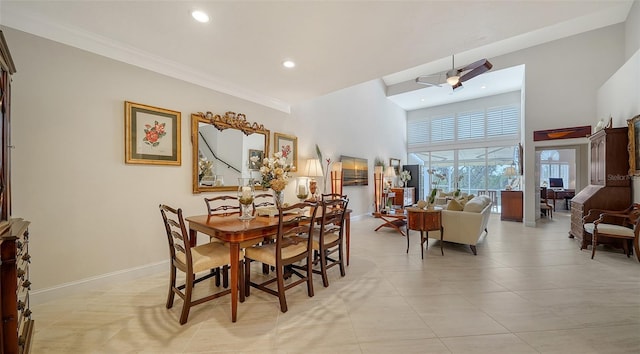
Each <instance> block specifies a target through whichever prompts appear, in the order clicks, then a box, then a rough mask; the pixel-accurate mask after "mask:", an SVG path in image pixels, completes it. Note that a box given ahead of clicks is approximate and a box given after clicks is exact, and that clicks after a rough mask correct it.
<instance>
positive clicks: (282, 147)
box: [273, 133, 298, 172]
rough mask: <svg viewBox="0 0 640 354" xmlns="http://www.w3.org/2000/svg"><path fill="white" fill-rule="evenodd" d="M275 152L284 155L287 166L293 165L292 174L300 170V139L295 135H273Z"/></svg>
mask: <svg viewBox="0 0 640 354" xmlns="http://www.w3.org/2000/svg"><path fill="white" fill-rule="evenodd" d="M273 151H274V152H280V153H282V157H284V158H285V159H286V160H287V162H286V163H287V164H291V165H293V167H292V168H291V171H292V172H296V171H297V170H298V138H297V137H295V136H293V135H286V134H281V133H273Z"/></svg>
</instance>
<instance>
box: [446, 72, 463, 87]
mask: <svg viewBox="0 0 640 354" xmlns="http://www.w3.org/2000/svg"><path fill="white" fill-rule="evenodd" d="M459 81H460V76H458V75H454V76H449V75H448V74H447V83H448V84H449V85H451V86H453V85H456V84H457V83H458V82H459Z"/></svg>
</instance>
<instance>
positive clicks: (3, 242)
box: [0, 31, 34, 354]
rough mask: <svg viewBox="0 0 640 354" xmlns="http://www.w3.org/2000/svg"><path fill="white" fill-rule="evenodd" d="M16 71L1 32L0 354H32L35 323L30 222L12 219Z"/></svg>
mask: <svg viewBox="0 0 640 354" xmlns="http://www.w3.org/2000/svg"><path fill="white" fill-rule="evenodd" d="M15 71H16V69H15V66H14V64H13V61H12V59H11V55H10V54H9V49H8V47H7V44H6V42H5V39H4V35H3V33H2V31H0V130H1V133H0V140H1V141H2V153H1V154H0V159H1V160H0V316H1V317H2V322H0V332H1V333H0V353H3V354H8V353H12V354H13V353H28V352H29V351H30V348H31V339H32V337H33V325H34V321H33V319H31V309H30V303H29V290H30V289H31V282H30V281H29V263H30V262H31V256H30V255H29V231H28V227H29V222H28V221H25V220H22V219H19V218H12V217H11V75H12V74H13V73H15Z"/></svg>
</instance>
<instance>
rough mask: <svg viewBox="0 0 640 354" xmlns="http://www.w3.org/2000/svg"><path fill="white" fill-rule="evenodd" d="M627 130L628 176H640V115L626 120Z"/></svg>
mask: <svg viewBox="0 0 640 354" xmlns="http://www.w3.org/2000/svg"><path fill="white" fill-rule="evenodd" d="M627 125H628V128H629V131H628V134H629V144H628V145H627V146H628V148H627V149H628V150H629V176H640V115H637V116H635V117H633V118H631V119H627Z"/></svg>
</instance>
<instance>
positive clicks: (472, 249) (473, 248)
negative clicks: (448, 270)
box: [469, 245, 478, 256]
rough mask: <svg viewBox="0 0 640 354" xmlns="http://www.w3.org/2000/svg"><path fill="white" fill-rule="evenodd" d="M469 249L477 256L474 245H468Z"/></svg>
mask: <svg viewBox="0 0 640 354" xmlns="http://www.w3.org/2000/svg"><path fill="white" fill-rule="evenodd" d="M469 247H470V248H471V252H473V255H474V256H477V255H478V251H477V250H476V245H469Z"/></svg>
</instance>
